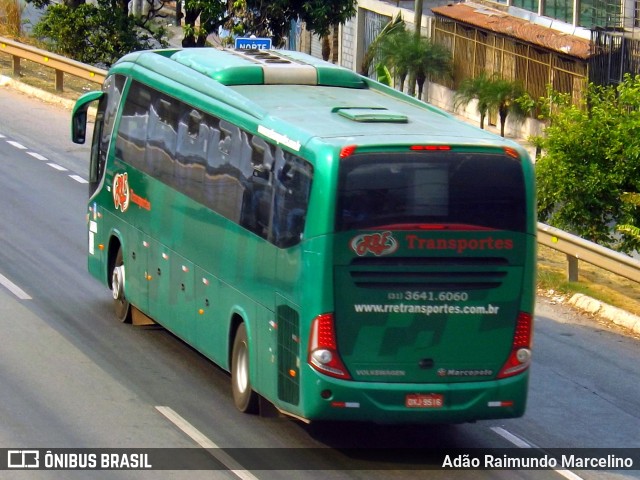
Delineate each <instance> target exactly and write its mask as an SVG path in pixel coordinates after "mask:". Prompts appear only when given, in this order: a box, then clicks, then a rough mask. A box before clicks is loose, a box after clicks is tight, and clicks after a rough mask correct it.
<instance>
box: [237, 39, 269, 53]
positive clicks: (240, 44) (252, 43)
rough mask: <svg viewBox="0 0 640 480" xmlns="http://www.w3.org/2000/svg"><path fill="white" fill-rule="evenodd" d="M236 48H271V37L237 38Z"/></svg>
mask: <svg viewBox="0 0 640 480" xmlns="http://www.w3.org/2000/svg"><path fill="white" fill-rule="evenodd" d="M236 48H237V49H240V50H267V49H269V48H271V39H270V38H256V37H248V38H247V37H240V38H236Z"/></svg>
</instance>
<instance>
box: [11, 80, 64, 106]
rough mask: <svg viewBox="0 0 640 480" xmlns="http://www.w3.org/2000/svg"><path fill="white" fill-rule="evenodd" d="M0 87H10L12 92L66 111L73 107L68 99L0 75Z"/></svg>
mask: <svg viewBox="0 0 640 480" xmlns="http://www.w3.org/2000/svg"><path fill="white" fill-rule="evenodd" d="M0 87H10V88H12V89H14V90H18V91H20V92H22V93H25V94H27V95H29V96H31V97H36V98H39V99H40V100H43V101H45V102H47V103H53V104H57V105H61V106H63V107H64V108H66V109H68V110H72V109H73V106H74V105H75V103H76V102H75V101H74V100H70V99H68V98H61V97H59V96H57V95H56V94H55V93H49V92H47V91H45V90H41V89H39V88H36V87H32V86H30V85H26V84H24V83H21V82H19V81H16V80H14V79H13V78H11V77H7V76H6V75H0Z"/></svg>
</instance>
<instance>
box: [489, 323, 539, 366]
mask: <svg viewBox="0 0 640 480" xmlns="http://www.w3.org/2000/svg"><path fill="white" fill-rule="evenodd" d="M532 327H533V317H532V316H531V314H529V313H524V312H520V314H519V315H518V320H517V322H516V330H515V332H514V334H513V343H512V344H511V353H510V354H509V358H508V359H507V361H506V363H505V364H504V365H503V366H502V369H500V373H498V378H507V377H511V376H513V375H517V374H518V373H521V372H523V371H525V370H526V369H527V368H529V365H530V363H531V331H532Z"/></svg>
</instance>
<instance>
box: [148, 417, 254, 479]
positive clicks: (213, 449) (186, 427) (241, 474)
mask: <svg viewBox="0 0 640 480" xmlns="http://www.w3.org/2000/svg"><path fill="white" fill-rule="evenodd" d="M156 410H158V411H159V412H160V413H161V414H162V415H164V416H165V417H166V418H167V419H168V420H169V421H170V422H171V423H173V424H174V425H175V426H176V427H178V428H179V429H180V430H182V431H183V432H184V433H186V434H187V435H188V436H189V437H191V439H193V441H195V442H196V443H197V444H198V445H200V446H201V447H202V448H206V449H207V450H208V452H209V453H210V454H211V455H212V456H213V457H215V459H216V460H218V461H219V462H220V463H222V464H223V465H224V466H225V467H227V468H228V469H229V471H230V472H232V473H233V474H234V475H235V476H236V477H238V478H240V479H242V480H258V477H256V476H255V475H253V474H252V473H251V472H250V471H248V470H245V469H243V468H242V465H240V464H239V463H238V462H236V461H235V460H234V459H233V458H231V457H230V456H229V455H227V454H226V453H225V451H224V450H223V449H221V448H220V447H219V446H218V445H216V444H215V443H214V442H213V441H211V440H210V439H209V438H207V437H206V436H205V435H204V434H203V433H202V432H200V431H199V430H198V429H197V428H196V427H194V426H193V425H191V424H190V423H189V422H187V421H186V420H185V419H184V418H182V417H181V416H180V415H178V414H177V413H176V412H175V411H174V410H173V409H172V408H170V407H161V406H157V407H156Z"/></svg>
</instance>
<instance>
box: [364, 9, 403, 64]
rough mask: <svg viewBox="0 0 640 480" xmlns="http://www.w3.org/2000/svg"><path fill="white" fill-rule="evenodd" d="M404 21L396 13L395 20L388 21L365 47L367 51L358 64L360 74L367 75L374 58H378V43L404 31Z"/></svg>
mask: <svg viewBox="0 0 640 480" xmlns="http://www.w3.org/2000/svg"><path fill="white" fill-rule="evenodd" d="M404 25H405V23H404V20H402V17H401V15H400V14H399V13H398V15H397V16H396V18H394V19H393V20H390V21H389V23H387V24H386V25H385V26H384V28H383V29H382V30H381V31H380V33H379V34H378V35H377V36H376V37H375V38H374V39H373V41H372V42H371V43H370V44H369V46H368V47H367V51H366V52H365V53H364V58H363V59H362V63H361V64H360V74H361V75H368V74H369V70H370V69H371V64H372V63H373V62H374V60H375V58H376V57H377V56H378V49H379V45H380V43H382V42H383V41H384V39H385V38H386V37H387V36H388V35H391V34H393V33H394V32H396V31H398V30H404Z"/></svg>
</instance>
